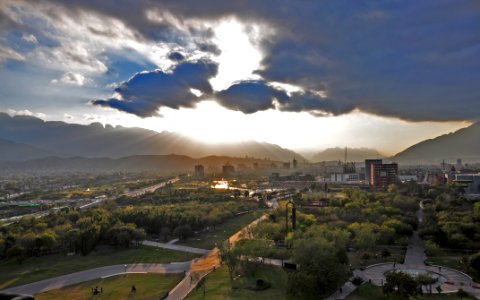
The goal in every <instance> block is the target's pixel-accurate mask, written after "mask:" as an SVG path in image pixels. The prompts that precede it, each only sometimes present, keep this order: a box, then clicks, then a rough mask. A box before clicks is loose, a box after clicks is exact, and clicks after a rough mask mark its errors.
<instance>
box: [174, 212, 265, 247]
mask: <svg viewBox="0 0 480 300" xmlns="http://www.w3.org/2000/svg"><path fill="white" fill-rule="evenodd" d="M262 214H263V212H261V211H254V212H251V213H247V214H244V215H240V216H238V217H233V218H231V219H229V220H227V221H225V222H224V223H223V224H221V225H218V226H216V227H215V229H211V230H210V231H209V232H202V233H201V234H199V235H196V236H193V237H191V238H190V239H188V240H187V241H186V242H181V243H180V242H178V243H177V244H178V245H187V246H191V247H197V248H202V249H213V248H214V247H215V244H217V245H221V243H222V242H223V241H225V240H226V239H228V238H229V237H230V236H232V235H233V234H235V233H236V232H237V231H239V230H240V229H242V228H243V227H245V226H246V225H248V224H250V223H251V222H252V221H253V220H255V219H257V218H259V217H260V216H261V215H262Z"/></svg>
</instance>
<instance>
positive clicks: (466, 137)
mask: <svg viewBox="0 0 480 300" xmlns="http://www.w3.org/2000/svg"><path fill="white" fill-rule="evenodd" d="M458 158H461V159H462V160H463V162H470V163H471V162H479V161H480V123H475V124H472V125H471V126H469V127H467V128H462V129H460V130H457V131H455V132H453V133H449V134H445V135H441V136H439V137H436V138H434V139H429V140H425V141H423V142H420V143H418V144H415V145H413V146H411V147H409V148H407V149H406V150H404V151H402V152H400V153H398V154H396V155H395V156H393V157H392V158H391V159H392V160H394V161H397V162H399V163H404V164H422V163H441V162H442V160H445V161H446V162H453V161H455V160H456V159H458Z"/></svg>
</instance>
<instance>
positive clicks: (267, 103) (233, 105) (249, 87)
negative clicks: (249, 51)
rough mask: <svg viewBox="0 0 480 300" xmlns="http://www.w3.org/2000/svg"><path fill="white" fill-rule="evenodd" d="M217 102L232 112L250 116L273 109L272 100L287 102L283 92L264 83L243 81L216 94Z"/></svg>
mask: <svg viewBox="0 0 480 300" xmlns="http://www.w3.org/2000/svg"><path fill="white" fill-rule="evenodd" d="M215 96H216V98H217V99H218V102H219V103H220V104H221V105H223V106H224V107H227V108H229V109H232V110H239V111H242V112H244V113H247V114H250V113H254V112H257V111H261V110H267V109H269V108H274V107H275V106H274V100H276V101H278V102H284V101H287V99H288V96H287V94H286V93H285V92H284V91H281V90H279V89H275V88H273V87H271V86H268V85H267V84H266V83H265V82H264V81H243V82H239V83H235V84H233V85H232V86H230V87H229V88H228V89H226V90H224V91H221V92H219V93H217V94H216V95H215Z"/></svg>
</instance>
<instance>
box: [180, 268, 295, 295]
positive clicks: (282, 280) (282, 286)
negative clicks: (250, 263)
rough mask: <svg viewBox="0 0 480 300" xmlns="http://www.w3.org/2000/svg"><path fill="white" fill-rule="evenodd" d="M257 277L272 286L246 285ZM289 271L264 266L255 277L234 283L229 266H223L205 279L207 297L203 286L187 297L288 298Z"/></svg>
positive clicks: (252, 282)
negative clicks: (252, 286)
mask: <svg viewBox="0 0 480 300" xmlns="http://www.w3.org/2000/svg"><path fill="white" fill-rule="evenodd" d="M256 279H263V280H265V281H267V282H270V283H271V284H272V286H271V287H270V288H269V289H266V290H264V291H252V290H249V289H246V288H245V287H246V286H248V285H249V284H255V280H256ZM286 285H287V273H286V272H285V271H284V270H283V269H282V268H280V267H273V266H267V265H265V266H262V267H260V269H259V270H258V271H257V274H256V276H255V277H254V278H249V279H247V278H241V277H240V278H238V279H236V280H235V281H234V286H235V287H236V288H234V289H232V284H231V281H230V278H229V275H228V269H227V267H225V266H224V267H221V268H219V269H217V270H215V271H213V272H212V273H210V274H209V275H208V276H207V277H206V280H205V298H204V297H203V286H200V287H198V288H197V289H196V290H193V291H192V293H191V294H190V295H189V296H188V297H187V299H188V300H196V299H209V300H223V299H226V300H233V299H235V300H237V299H238V300H243V299H246V300H253V299H262V300H282V299H286Z"/></svg>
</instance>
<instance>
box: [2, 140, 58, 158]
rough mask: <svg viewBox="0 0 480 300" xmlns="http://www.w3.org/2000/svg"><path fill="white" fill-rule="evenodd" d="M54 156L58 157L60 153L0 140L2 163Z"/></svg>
mask: <svg viewBox="0 0 480 300" xmlns="http://www.w3.org/2000/svg"><path fill="white" fill-rule="evenodd" d="M52 155H58V153H55V152H53V151H48V150H45V149H40V148H36V147H32V146H29V145H25V144H19V143H15V142H12V141H8V140H4V139H0V161H18V160H26V159H35V158H41V157H47V156H52Z"/></svg>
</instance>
